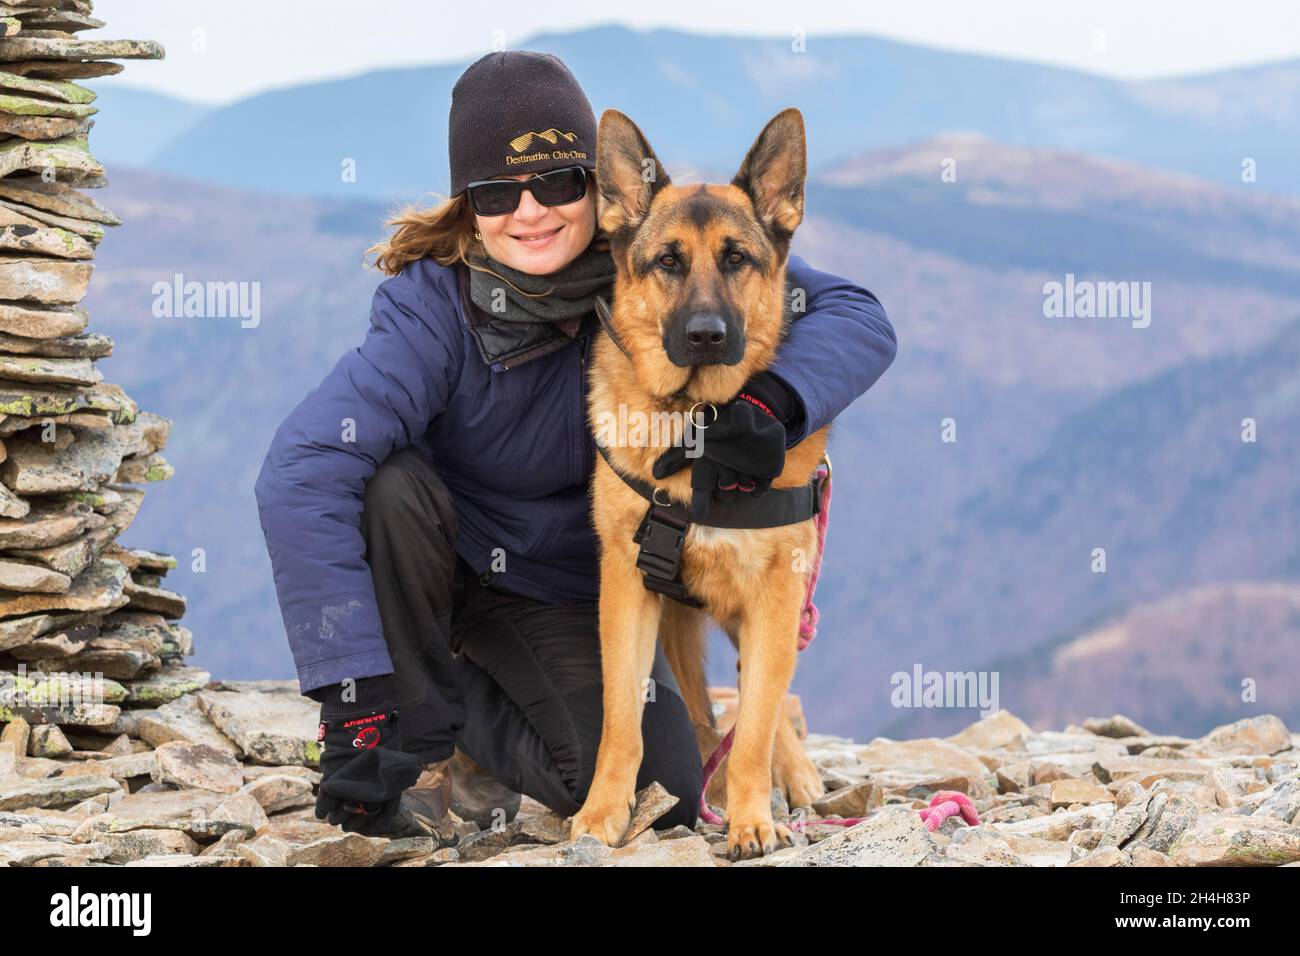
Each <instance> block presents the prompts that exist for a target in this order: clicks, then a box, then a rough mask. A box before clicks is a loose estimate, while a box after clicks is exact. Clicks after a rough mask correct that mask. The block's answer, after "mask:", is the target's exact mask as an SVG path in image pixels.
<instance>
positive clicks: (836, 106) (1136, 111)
mask: <svg viewBox="0 0 1300 956" xmlns="http://www.w3.org/2000/svg"><path fill="white" fill-rule="evenodd" d="M520 46H521V47H523V48H527V49H536V50H544V51H548V52H552V53H556V54H558V55H559V56H561V57H562V58H563V59H564V60H565V62H566V63H568V64H569V66H570V67H571V68H572V69H573V71H574V73H575V74H576V75H577V77H578V79H579V80H580V81H581V82H582V83H583V86H584V88H585V89H586V90H587V91H588V94H589V96H590V97H591V99H592V105H593V106H594V108H595V109H596V110H597V112H599V111H601V110H603V109H605V108H606V107H617V108H618V109H620V110H623V111H624V112H626V113H627V114H628V115H630V116H631V117H632V118H633V119H635V120H636V121H637V122H638V123H640V124H641V125H642V126H643V127H644V128H645V129H646V131H647V132H648V133H649V135H650V138H651V140H652V142H653V143H654V144H655V147H656V149H657V150H658V151H659V153H660V155H661V157H662V158H663V159H665V160H666V161H668V162H669V163H686V164H690V165H694V166H700V167H704V168H709V169H728V170H730V169H733V168H734V167H735V166H736V165H737V164H738V162H739V160H740V157H741V156H742V155H743V153H744V150H745V148H746V147H747V146H748V145H749V144H750V143H751V142H752V141H753V138H754V136H755V135H756V134H757V132H758V130H759V129H760V128H761V127H762V124H763V123H764V122H765V121H766V120H767V119H769V118H770V117H771V116H772V115H773V114H774V113H775V112H777V111H778V110H780V109H782V108H784V107H786V106H791V105H795V106H798V107H800V108H801V109H802V110H803V111H804V115H805V117H806V119H807V121H808V128H809V146H810V154H811V156H812V158H813V163H814V164H815V165H824V164H827V163H830V162H833V161H835V160H838V159H842V158H844V157H847V156H852V155H856V154H859V153H861V152H862V151H864V150H872V149H880V148H885V147H890V146H895V145H897V144H899V143H908V142H915V141H917V140H922V139H926V138H928V137H932V136H935V135H937V134H939V133H944V132H948V131H952V130H975V131H978V132H980V133H983V134H984V135H986V136H988V137H990V138H992V139H996V140H999V141H1003V142H1008V143H1013V144H1019V145H1024V146H1033V147H1055V148H1061V149H1068V150H1075V151H1082V152H1089V153H1095V154H1098V155H1102V156H1109V157H1113V158H1116V159H1122V160H1127V161H1130V162H1137V163H1141V164H1144V165H1150V166H1157V167H1163V168H1166V169H1173V170H1180V171H1183V172H1186V173H1191V174H1194V175H1197V176H1201V177H1204V178H1206V179H1211V180H1215V181H1218V182H1221V183H1225V184H1233V185H1236V186H1239V187H1240V186H1241V180H1240V175H1241V163H1242V160H1243V158H1245V157H1250V158H1253V159H1254V160H1255V161H1256V167H1257V170H1258V177H1259V181H1258V185H1257V186H1252V187H1249V188H1258V189H1262V190H1265V191H1269V192H1274V193H1278V192H1285V193H1300V169H1297V167H1296V165H1295V163H1294V162H1293V158H1294V156H1295V155H1296V153H1297V151H1300V120H1297V116H1298V115H1300V114H1298V113H1297V111H1295V110H1287V109H1285V108H1276V109H1272V110H1260V109H1256V108H1251V107H1250V106H1249V104H1250V103H1251V102H1268V103H1281V104H1282V105H1283V107H1284V105H1285V103H1286V102H1287V100H1286V99H1285V97H1287V96H1291V95H1293V93H1292V92H1291V91H1293V90H1294V89H1295V82H1296V77H1297V76H1298V75H1300V63H1289V64H1280V65H1277V66H1275V67H1272V68H1269V69H1268V70H1259V71H1255V72H1251V73H1245V72H1243V71H1237V72H1231V73H1221V74H1213V75H1209V76H1205V77H1199V78H1195V79H1192V80H1184V81H1178V82H1161V83H1125V82H1119V81H1115V80H1110V79H1105V78H1102V77H1098V76H1092V75H1089V74H1085V73H1080V72H1076V71H1072V70H1065V69H1060V68H1056V67H1050V66H1043V65H1039V64H1034V63H1022V62H1016V61H1010V60H1001V59H996V58H993V57H987V56H976V55H972V54H965V53H954V52H949V51H942V50H935V49H929V48H925V47H919V46H913V45H910V44H906V43H899V42H896V41H891V40H882V39H878V38H875V37H865V36H831V37H819V36H814V37H810V38H808V41H807V48H806V51H804V52H797V53H796V52H793V51H792V50H791V47H790V42H789V41H788V40H785V39H759V38H751V37H720V36H701V35H695V34H689V33H682V32H679V31H675V30H648V31H641V30H631V29H627V28H625V27H621V26H605V27H594V28H591V29H586V30H579V31H575V32H573V33H563V34H543V35H540V36H535V37H531V38H528V39H525V40H523V41H522V42H521V44H520ZM472 59H473V57H471V58H467V59H466V60H465V61H463V62H457V63H451V64H439V65H433V66H428V67H420V68H411V69H401V70H385V71H379V72H373V73H367V74H364V75H361V76H356V77H348V78H345V79H340V80H331V81H328V82H321V83H311V84H305V85H302V86H297V87H292V88H290V89H283V90H275V91H272V92H268V93H263V94H259V95H257V96H253V97H249V98H247V99H244V100H240V101H239V102H237V103H233V104H231V105H229V106H226V107H224V108H221V109H218V110H214V111H213V112H212V113H210V114H208V115H207V116H205V117H204V118H203V119H202V120H201V121H200V122H198V123H197V124H195V125H194V126H193V127H192V128H190V129H188V130H186V131H184V132H183V133H180V134H178V135H176V136H175V138H174V139H173V140H172V141H171V142H170V143H169V145H167V146H166V147H165V148H162V149H161V150H159V151H158V152H157V154H156V155H154V156H153V158H152V159H151V160H150V165H151V166H152V167H153V168H157V169H160V170H163V171H170V172H175V173H180V174H184V175H187V176H194V177H197V178H201V179H207V180H210V181H212V182H218V183H223V184H227V185H233V186H239V187H243V188H255V189H262V190H266V191H270V192H281V193H289V194H309V195H333V196H369V197H374V198H379V199H384V200H392V199H401V200H411V199H415V198H416V197H418V196H420V195H421V194H423V193H426V192H428V191H431V190H445V188H446V180H445V176H446V156H447V143H446V134H447V110H448V107H449V105H450V95H451V86H452V84H453V83H454V82H455V79H456V77H457V76H458V75H459V74H460V72H461V71H462V70H463V69H464V67H465V66H466V65H467V64H468V62H469V61H470V60H472ZM1247 90H1249V94H1250V95H1249V97H1248V96H1247V95H1246V91H1247ZM1207 102H1208V103H1211V104H1213V105H1214V106H1215V108H1214V109H1213V110H1206V109H1204V108H1203V107H1204V105H1205V104H1206V103H1207ZM848 104H851V106H850V105H848ZM349 159H350V160H354V161H355V164H356V173H357V177H356V180H355V182H350V181H345V180H344V178H343V177H342V175H341V170H342V164H343V162H344V161H345V160H349Z"/></svg>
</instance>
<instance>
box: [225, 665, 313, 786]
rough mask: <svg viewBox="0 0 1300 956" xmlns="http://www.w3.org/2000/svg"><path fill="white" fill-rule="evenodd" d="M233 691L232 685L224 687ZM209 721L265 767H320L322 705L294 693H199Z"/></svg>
mask: <svg viewBox="0 0 1300 956" xmlns="http://www.w3.org/2000/svg"><path fill="white" fill-rule="evenodd" d="M226 686H229V685H226ZM199 706H200V707H201V708H202V709H203V712H204V714H206V716H207V718H208V720H210V721H211V722H212V723H213V724H214V725H215V726H216V727H217V729H218V730H220V731H221V732H222V733H224V734H225V735H226V736H227V737H229V738H230V739H231V740H233V741H235V743H236V744H238V745H239V747H240V748H241V749H242V750H243V751H244V753H245V754H246V755H247V756H248V759H250V760H253V761H256V762H258V763H263V764H276V765H280V764H300V765H304V766H317V765H319V764H320V745H319V744H318V743H317V742H316V730H317V727H318V726H319V725H320V705H319V704H317V703H316V702H315V701H313V700H312V699H311V698H309V697H301V696H299V695H298V693H297V691H296V690H294V691H292V692H289V693H285V692H282V691H229V690H209V691H204V692H203V693H201V694H199Z"/></svg>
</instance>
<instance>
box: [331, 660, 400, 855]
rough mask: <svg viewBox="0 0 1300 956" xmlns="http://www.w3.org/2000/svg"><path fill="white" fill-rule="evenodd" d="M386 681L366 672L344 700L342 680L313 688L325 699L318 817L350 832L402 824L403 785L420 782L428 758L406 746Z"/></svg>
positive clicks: (378, 830)
mask: <svg viewBox="0 0 1300 956" xmlns="http://www.w3.org/2000/svg"><path fill="white" fill-rule="evenodd" d="M386 683H387V682H386V681H385V680H384V679H383V678H382V677H363V678H361V679H360V680H359V681H357V686H356V700H355V701H347V702H344V701H343V700H342V699H341V697H342V685H340V684H335V685H332V686H330V687H322V688H318V689H316V690H315V691H311V692H309V696H311V697H312V698H313V699H314V700H318V701H320V702H321V719H320V728H319V730H318V732H317V735H316V739H317V741H318V742H321V743H323V744H324V748H325V749H324V751H323V752H322V753H321V758H320V770H321V775H322V779H321V782H320V789H319V791H318V792H317V795H316V818H317V819H320V820H328V821H329V822H330V823H331V824H333V825H334V826H341V827H342V828H343V829H344V830H345V831H347V832H349V833H362V834H371V835H380V834H383V833H385V832H387V831H390V830H397V829H401V827H400V824H399V806H400V802H401V797H402V791H404V790H406V789H407V788H408V787H411V786H413V785H414V784H415V782H416V780H418V779H419V777H420V774H421V773H423V771H424V762H423V761H422V760H421V759H420V758H418V757H416V756H415V755H414V754H408V753H404V752H403V751H402V749H401V732H400V730H399V728H398V719H397V718H398V711H397V708H396V707H393V706H391V705H390V704H389V701H388V695H387V693H386Z"/></svg>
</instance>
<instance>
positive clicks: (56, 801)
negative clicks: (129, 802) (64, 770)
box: [0, 775, 122, 810]
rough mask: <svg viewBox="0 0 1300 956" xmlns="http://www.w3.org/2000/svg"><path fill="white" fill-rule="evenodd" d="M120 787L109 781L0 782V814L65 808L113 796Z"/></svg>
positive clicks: (82, 778)
mask: <svg viewBox="0 0 1300 956" xmlns="http://www.w3.org/2000/svg"><path fill="white" fill-rule="evenodd" d="M121 789H122V788H121V786H120V785H119V784H118V782H117V781H116V780H114V779H113V778H112V777H105V776H92V775H85V776H76V777H66V778H64V777H52V778H47V779H42V780H28V779H24V778H16V777H10V778H3V779H0V810H24V809H27V808H29V807H66V806H69V805H71V804H74V803H77V802H78V801H81V800H85V799H88V798H90V797H93V796H95V795H96V794H100V793H115V792H117V791H119V790H121Z"/></svg>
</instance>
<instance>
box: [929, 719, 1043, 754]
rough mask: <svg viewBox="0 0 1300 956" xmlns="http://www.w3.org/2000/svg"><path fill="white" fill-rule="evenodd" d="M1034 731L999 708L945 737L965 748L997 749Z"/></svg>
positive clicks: (1030, 734)
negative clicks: (958, 731) (995, 711)
mask: <svg viewBox="0 0 1300 956" xmlns="http://www.w3.org/2000/svg"><path fill="white" fill-rule="evenodd" d="M1033 733H1034V731H1033V730H1032V728H1030V726H1029V725H1028V724H1026V723H1025V722H1024V721H1023V720H1021V719H1020V718H1019V717H1017V716H1015V715H1014V714H1012V713H1011V712H1010V711H1006V710H999V711H998V712H997V713H995V714H990V715H989V716H988V717H985V718H983V719H982V720H977V721H976V722H975V723H973V724H971V725H970V726H969V727H967V728H966V729H965V730H962V731H961V732H960V733H957V734H953V735H952V736H951V737H949V738H947V740H948V742H949V743H951V744H954V745H955V746H958V747H962V748H964V749H966V750H997V749H999V748H1001V747H1006V746H1009V745H1010V744H1013V743H1015V742H1016V741H1017V740H1019V739H1020V738H1021V737H1023V736H1032V735H1033Z"/></svg>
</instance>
